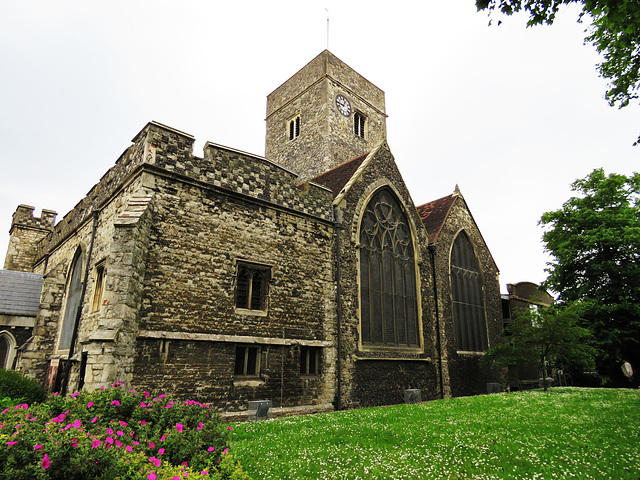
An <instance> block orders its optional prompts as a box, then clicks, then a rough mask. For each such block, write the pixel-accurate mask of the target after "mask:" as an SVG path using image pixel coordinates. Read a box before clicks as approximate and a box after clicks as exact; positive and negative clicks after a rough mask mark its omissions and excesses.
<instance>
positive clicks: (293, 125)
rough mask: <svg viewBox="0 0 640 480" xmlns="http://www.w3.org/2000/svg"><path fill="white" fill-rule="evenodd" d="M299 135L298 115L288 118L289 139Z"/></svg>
mask: <svg viewBox="0 0 640 480" xmlns="http://www.w3.org/2000/svg"><path fill="white" fill-rule="evenodd" d="M299 135H300V116H297V117H294V118H292V119H291V120H289V140H293V139H295V138H298V136H299Z"/></svg>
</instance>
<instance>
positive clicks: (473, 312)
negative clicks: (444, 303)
mask: <svg viewBox="0 0 640 480" xmlns="http://www.w3.org/2000/svg"><path fill="white" fill-rule="evenodd" d="M451 293H452V296H453V319H454V326H455V327H454V328H455V332H456V348H457V349H458V350H461V351H468V352H483V351H484V350H486V349H487V325H486V320H485V312H484V294H483V288H482V276H481V274H480V264H479V263H478V259H477V257H476V255H475V252H474V251H473V247H472V246H471V242H470V241H469V237H467V235H466V234H465V233H464V232H462V233H460V234H459V235H458V237H457V238H456V241H455V242H454V244H453V250H452V251H451Z"/></svg>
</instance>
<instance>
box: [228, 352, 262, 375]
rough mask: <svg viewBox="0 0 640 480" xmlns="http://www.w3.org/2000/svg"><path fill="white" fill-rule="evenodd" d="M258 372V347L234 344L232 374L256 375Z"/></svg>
mask: <svg viewBox="0 0 640 480" xmlns="http://www.w3.org/2000/svg"><path fill="white" fill-rule="evenodd" d="M259 372H260V347H249V346H246V345H238V346H236V365H235V369H234V372H233V373H234V374H235V375H236V376H240V377H253V376H257V375H258V373H259Z"/></svg>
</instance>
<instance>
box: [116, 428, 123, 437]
mask: <svg viewBox="0 0 640 480" xmlns="http://www.w3.org/2000/svg"><path fill="white" fill-rule="evenodd" d="M116 433H117V434H118V436H120V437H121V436H123V435H124V432H123V431H122V430H118V431H117V432H116Z"/></svg>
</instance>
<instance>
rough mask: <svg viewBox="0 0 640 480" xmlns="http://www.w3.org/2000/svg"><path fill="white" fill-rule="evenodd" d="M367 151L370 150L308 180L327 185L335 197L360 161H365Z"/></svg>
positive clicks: (354, 171) (356, 168)
mask: <svg viewBox="0 0 640 480" xmlns="http://www.w3.org/2000/svg"><path fill="white" fill-rule="evenodd" d="M369 153H370V152H367V153H365V154H364V155H360V156H359V157H356V158H354V159H352V160H349V161H348V162H345V163H343V164H341V165H338V166H337V167H335V168H332V169H331V170H327V171H326V172H324V173H322V174H320V175H318V176H317V177H315V178H312V179H311V180H309V181H310V182H313V183H317V184H318V185H322V186H323V187H327V188H328V189H329V190H331V191H332V192H333V198H336V197H337V196H338V194H339V193H340V192H341V191H342V189H343V188H344V187H345V185H346V184H347V182H348V181H349V180H351V177H353V175H354V174H355V173H356V171H357V170H358V168H359V167H360V165H362V162H364V161H365V159H366V158H367V156H368V155H369Z"/></svg>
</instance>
